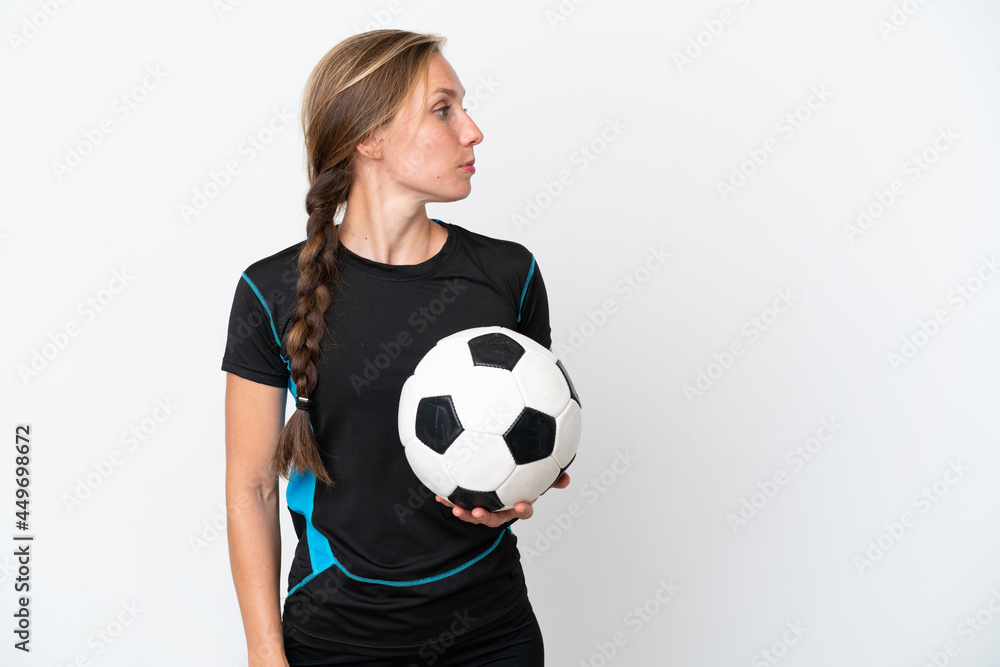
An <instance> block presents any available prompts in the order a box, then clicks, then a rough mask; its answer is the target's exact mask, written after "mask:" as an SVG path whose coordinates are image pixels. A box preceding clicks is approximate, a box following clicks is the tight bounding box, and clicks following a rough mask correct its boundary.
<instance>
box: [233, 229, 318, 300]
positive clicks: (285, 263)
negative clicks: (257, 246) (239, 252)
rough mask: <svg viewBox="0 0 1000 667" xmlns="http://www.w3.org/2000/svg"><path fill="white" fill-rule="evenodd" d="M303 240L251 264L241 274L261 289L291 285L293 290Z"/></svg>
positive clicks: (303, 243)
mask: <svg viewBox="0 0 1000 667" xmlns="http://www.w3.org/2000/svg"><path fill="white" fill-rule="evenodd" d="M303 245H305V240H302V241H299V242H297V243H294V244H292V245H290V246H288V247H287V248H283V249H281V250H279V251H277V252H275V253H273V254H271V255H268V256H266V257H262V258H260V259H258V260H256V261H254V262H252V263H251V264H250V265H249V266H247V267H246V269H244V270H243V273H244V274H245V275H246V276H247V277H248V278H249V279H250V281H251V282H252V283H254V284H256V285H258V286H259V287H261V288H262V289H263V288H264V287H267V288H268V289H273V288H275V287H278V286H280V285H285V286H287V285H291V286H292V288H293V289H294V287H295V284H296V282H297V281H298V278H299V253H300V252H302V246H303Z"/></svg>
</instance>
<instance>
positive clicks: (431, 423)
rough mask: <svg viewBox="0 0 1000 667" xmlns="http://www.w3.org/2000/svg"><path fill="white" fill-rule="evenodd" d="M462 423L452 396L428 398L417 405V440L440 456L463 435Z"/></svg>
mask: <svg viewBox="0 0 1000 667" xmlns="http://www.w3.org/2000/svg"><path fill="white" fill-rule="evenodd" d="M464 430H465V429H464V428H462V422H460V421H459V420H458V414H457V413H456V412H455V403H454V402H453V401H452V400H451V396H427V397H424V398H421V399H420V402H419V403H418V404H417V422H416V432H417V438H418V439H419V440H420V442H422V443H424V444H425V445H427V446H428V447H430V448H431V449H433V450H434V451H435V452H437V453H438V454H444V453H445V452H446V451H447V450H448V447H450V446H451V443H453V442H455V438H457V437H458V436H459V435H461V434H462V431H464Z"/></svg>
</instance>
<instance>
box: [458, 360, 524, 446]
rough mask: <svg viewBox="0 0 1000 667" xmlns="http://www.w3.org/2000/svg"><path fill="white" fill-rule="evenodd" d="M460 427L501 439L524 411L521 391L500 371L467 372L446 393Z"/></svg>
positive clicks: (481, 368) (478, 368)
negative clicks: (448, 395) (500, 436)
mask: <svg viewBox="0 0 1000 667" xmlns="http://www.w3.org/2000/svg"><path fill="white" fill-rule="evenodd" d="M449 394H450V395H451V399H452V401H454V403H455V412H456V413H458V418H459V420H460V421H461V422H462V427H463V428H465V429H466V430H469V431H480V432H482V433H494V434H497V435H502V434H503V433H504V432H505V431H506V430H507V429H508V428H509V427H510V425H511V424H513V423H514V420H515V419H517V416H518V415H519V414H521V411H522V410H524V399H523V398H522V397H521V389H520V387H518V386H517V381H516V380H514V376H513V375H511V372H510V371H508V370H504V369H502V368H493V367H490V366H476V367H474V368H471V369H470V370H469V371H468V372H467V373H466V374H465V375H464V376H463V377H462V379H461V380H459V382H458V384H457V385H455V386H453V387H452V388H451V391H450V392H449Z"/></svg>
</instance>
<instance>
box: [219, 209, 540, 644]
mask: <svg viewBox="0 0 1000 667" xmlns="http://www.w3.org/2000/svg"><path fill="white" fill-rule="evenodd" d="M434 222H435V223H437V224H440V225H443V226H444V228H445V229H446V230H447V232H448V238H447V240H446V241H445V243H444V245H443V247H442V248H441V250H440V251H439V252H438V253H437V254H435V255H434V256H433V257H431V258H430V259H428V260H427V261H425V262H422V263H419V264H413V265H389V264H382V263H378V262H374V261H371V260H369V259H367V258H364V257H361V256H359V255H356V254H354V253H353V252H351V251H350V250H348V249H347V248H346V247H344V246H342V245H341V246H339V247H338V249H337V259H338V265H339V271H340V272H339V277H338V280H337V283H336V287H335V289H334V292H333V302H332V305H331V307H330V309H329V311H328V312H327V317H326V319H327V326H328V328H329V334H328V336H327V337H326V338H325V339H324V340H323V343H322V354H321V357H320V359H319V361H318V362H317V377H318V381H317V384H316V387H315V389H314V390H313V391H312V392H311V394H310V396H309V398H310V401H311V403H312V404H313V407H312V408H311V409H310V412H309V419H310V424H311V426H312V429H313V432H314V433H315V434H316V439H317V441H318V444H319V449H320V455H321V458H322V460H323V463H324V465H325V467H326V470H327V471H328V472H329V474H330V475H331V477H332V478H333V480H334V482H335V484H334V486H333V487H329V486H327V485H326V484H323V483H322V482H320V481H318V480H317V479H316V477H315V475H313V474H312V473H308V472H305V473H301V472H298V471H295V470H293V472H292V475H291V477H290V478H289V481H288V488H287V492H286V501H287V506H288V510H289V513H290V514H291V518H292V523H293V525H294V527H295V533H296V535H297V537H298V544H297V545H296V549H295V554H294V557H293V559H292V563H291V568H290V571H289V574H288V589H287V597H286V598H285V603H284V613H283V615H282V631H283V633H284V634H285V636H294V638H295V639H296V640H297V641H299V642H301V643H303V644H306V645H309V646H313V647H316V648H328V649H331V650H337V649H341V650H349V651H352V652H354V653H359V654H371V655H390V654H402V653H404V652H409V653H412V652H413V649H414V648H417V647H421V646H423V647H426V646H427V645H428V643H429V642H430V643H433V642H434V641H437V640H439V639H440V638H441V637H442V636H447V637H451V638H453V639H457V640H461V635H462V634H467V636H472V635H474V634H475V633H476V632H477V630H478V631H481V630H482V629H483V628H485V627H486V626H487V625H488V624H490V623H491V621H495V620H496V619H498V618H500V617H501V616H503V617H505V618H510V617H511V616H512V615H513V614H516V613H517V612H518V611H520V610H523V609H524V608H525V606H526V605H527V604H528V602H527V599H528V598H527V589H526V587H525V582H524V575H523V572H522V569H521V564H520V556H519V554H518V551H517V538H516V536H515V535H514V534H513V532H511V531H510V524H511V523H513V520H512V521H510V522H507V523H506V524H504V525H503V526H500V527H498V528H490V527H487V526H483V525H478V524H470V523H467V522H464V521H462V520H460V519H458V518H456V517H454V516H453V515H452V513H451V510H450V508H448V507H445V506H444V505H442V504H440V503H438V502H437V501H435V500H434V494H433V493H432V492H431V491H429V490H428V489H427V488H426V487H425V486H424V485H423V484H422V483H421V482H420V481H419V480H418V479H417V477H416V475H415V474H414V473H413V471H412V470H411V469H410V467H409V464H408V463H407V460H406V456H405V454H404V450H403V445H402V444H401V443H400V440H399V432H398V421H397V411H398V407H399V395H400V392H401V390H402V386H403V383H404V382H405V380H406V379H407V378H408V377H409V376H410V375H411V374H412V373H413V370H414V368H415V367H416V365H417V363H418V362H419V361H420V359H421V358H422V357H423V356H424V354H425V353H426V352H427V351H428V350H429V349H430V348H432V347H433V346H434V345H435V344H436V343H437V341H438V340H440V339H441V338H444V337H445V336H448V335H450V334H452V333H455V332H457V331H461V330H463V329H468V328H472V327H483V326H496V325H499V326H503V327H507V328H509V329H512V330H514V331H517V332H520V333H523V334H524V335H526V336H528V337H530V338H532V339H534V340H535V341H537V342H538V343H540V344H542V345H543V346H545V347H549V346H550V345H551V343H552V340H551V331H550V327H549V310H548V301H547V297H546V292H545V284H544V282H543V280H542V276H541V273H540V271H539V268H538V266H537V264H536V263H535V259H534V256H533V255H532V254H531V253H530V252H529V251H528V250H527V249H526V248H525V247H524V246H522V245H520V244H518V243H515V242H513V241H505V240H500V239H494V238H490V237H487V236H484V235H481V234H477V233H474V232H471V231H469V230H466V229H464V228H463V227H460V226H458V225H455V224H449V223H445V222H442V221H440V220H437V219H434ZM304 244H305V241H302V242H299V243H297V244H295V245H292V246H290V247H288V248H286V249H284V250H282V251H280V252H277V253H275V254H273V255H271V256H269V257H266V258H264V259H261V260H259V261H256V262H254V263H253V264H251V265H249V266H248V267H247V268H246V270H245V271H244V272H243V275H242V276H241V277H240V279H239V280H238V281H237V285H236V293H235V297H234V299H233V306H232V311H231V314H230V320H229V336H228V341H227V345H226V350H225V354H224V356H223V362H222V370H224V371H228V372H230V373H234V374H236V375H239V376H241V377H244V378H247V379H249V380H253V381H255V382H260V383H263V384H267V385H272V386H275V387H287V388H288V390H289V391H290V392H291V393H292V396H293V397H295V396H296V390H295V385H294V383H293V382H292V380H291V377H290V373H289V361H290V359H289V355H288V350H287V348H286V347H285V345H284V343H283V341H284V338H285V332H286V330H287V329H288V327H289V325H290V317H291V312H292V308H293V307H294V305H295V297H296V282H297V280H298V276H299V271H298V257H299V252H300V251H301V249H302V246H303V245H304ZM456 629H458V630H460V632H458V634H456ZM449 632H450V633H451V634H450V635H449Z"/></svg>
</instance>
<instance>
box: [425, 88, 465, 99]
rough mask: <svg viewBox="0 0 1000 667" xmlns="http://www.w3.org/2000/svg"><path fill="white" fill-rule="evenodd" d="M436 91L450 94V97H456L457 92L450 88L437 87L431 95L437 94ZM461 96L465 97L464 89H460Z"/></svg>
mask: <svg viewBox="0 0 1000 667" xmlns="http://www.w3.org/2000/svg"><path fill="white" fill-rule="evenodd" d="M438 93H444V94H445V95H450V96H452V97H458V93H456V92H455V91H454V90H452V89H451V88H438V89H437V90H435V91H434V92H433V93H432V94H433V95H437V94H438ZM462 97H465V90H463V91H462Z"/></svg>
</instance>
